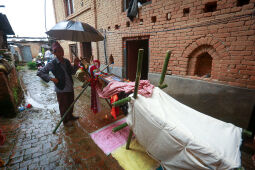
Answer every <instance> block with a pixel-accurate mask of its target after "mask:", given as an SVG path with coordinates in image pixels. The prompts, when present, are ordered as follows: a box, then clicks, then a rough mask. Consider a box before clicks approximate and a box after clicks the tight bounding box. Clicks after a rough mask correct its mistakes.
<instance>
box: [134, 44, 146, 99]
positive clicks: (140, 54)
mask: <svg viewBox="0 0 255 170" xmlns="http://www.w3.org/2000/svg"><path fill="white" fill-rule="evenodd" d="M143 53H144V49H139V51H138V61H137V69H136V78H135V90H134V96H133V97H134V98H135V99H136V98H137V92H138V87H139V82H140V78H141V70H142V63H143Z"/></svg>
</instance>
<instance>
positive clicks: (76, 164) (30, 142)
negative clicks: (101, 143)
mask: <svg viewBox="0 0 255 170" xmlns="http://www.w3.org/2000/svg"><path fill="white" fill-rule="evenodd" d="M32 73H33V74H31V72H24V73H23V82H24V84H25V87H26V90H27V95H26V96H27V98H29V97H34V96H36V95H39V94H40V93H41V94H42V95H41V96H39V97H40V98H37V101H39V102H38V103H36V102H34V103H33V102H32V103H33V104H32V105H36V106H37V107H32V108H31V109H26V110H25V111H23V112H20V113H19V114H18V116H17V117H16V118H14V119H4V118H0V129H2V130H3V132H4V133H5V134H6V141H5V144H4V145H3V146H0V158H1V162H2V164H3V166H2V167H1V165H0V169H29V170H30V169H122V168H121V167H120V166H119V164H118V162H117V161H116V160H115V159H114V158H113V157H112V156H110V155H109V156H106V155H105V154H104V153H103V152H102V151H101V150H100V149H99V148H98V147H97V145H96V144H95V143H94V142H93V140H92V139H91V138H90V136H89V134H88V133H86V131H84V129H83V128H82V127H81V125H80V123H79V122H78V121H76V122H73V126H72V127H70V128H66V127H64V126H63V125H61V126H60V128H59V129H58V131H57V133H56V134H52V131H53V129H54V128H55V126H56V123H57V122H58V121H59V119H60V116H59V113H58V109H57V105H56V99H55V95H53V94H54V92H49V93H48V94H49V95H47V90H45V89H44V87H45V88H51V87H52V85H51V84H49V85H48V84H46V85H45V86H43V85H41V86H40V87H38V86H36V85H38V84H36V83H33V84H32V83H31V82H29V81H31V80H33V81H35V82H38V81H39V84H40V83H42V82H40V80H39V79H37V77H36V76H35V72H32ZM36 91H37V92H36ZM51 91H53V89H51ZM40 100H41V101H40ZM26 101H30V102H31V101H32V99H26ZM54 101H55V102H54ZM46 103H50V104H49V105H46Z"/></svg>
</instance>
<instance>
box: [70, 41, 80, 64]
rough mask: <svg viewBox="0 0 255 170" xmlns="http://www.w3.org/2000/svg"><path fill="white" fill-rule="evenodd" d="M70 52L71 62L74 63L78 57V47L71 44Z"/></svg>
mask: <svg viewBox="0 0 255 170" xmlns="http://www.w3.org/2000/svg"><path fill="white" fill-rule="evenodd" d="M69 51H70V62H71V63H72V62H73V61H74V58H75V57H77V56H78V51H77V45H76V44H69Z"/></svg>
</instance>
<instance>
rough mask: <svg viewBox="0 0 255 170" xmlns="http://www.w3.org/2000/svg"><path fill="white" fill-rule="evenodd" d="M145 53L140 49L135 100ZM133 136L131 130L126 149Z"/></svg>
mask: <svg viewBox="0 0 255 170" xmlns="http://www.w3.org/2000/svg"><path fill="white" fill-rule="evenodd" d="M143 53H144V49H139V52H138V61H137V69H136V78H135V90H134V96H133V97H134V99H136V98H137V93H138V87H139V82H140V78H141V70H142V63H143ZM132 136H133V131H132V130H131V129H130V131H129V135H128V140H127V144H126V149H129V145H130V142H131V138H132Z"/></svg>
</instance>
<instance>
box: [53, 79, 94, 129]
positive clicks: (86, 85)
mask: <svg viewBox="0 0 255 170" xmlns="http://www.w3.org/2000/svg"><path fill="white" fill-rule="evenodd" d="M88 86H89V82H88V83H86V84H84V85H83V90H82V91H81V93H80V94H79V95H78V96H77V97H76V99H75V100H74V101H73V103H72V104H71V105H70V106H69V108H68V109H67V110H66V112H65V114H64V116H63V117H62V118H61V120H60V121H59V122H58V124H57V126H56V127H55V129H54V130H53V132H52V133H53V134H55V133H56V131H57V129H58V128H59V126H60V124H61V123H62V122H63V120H64V118H65V117H66V115H67V113H68V112H69V111H70V109H71V108H72V107H73V105H74V104H75V103H76V101H77V100H78V99H79V98H80V97H81V95H82V93H83V92H84V91H85V90H86V88H87V87H88Z"/></svg>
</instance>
